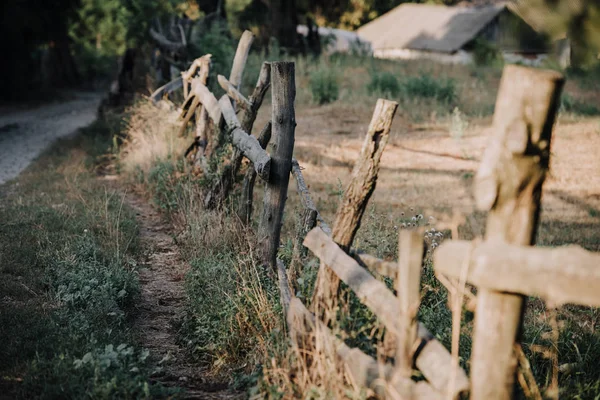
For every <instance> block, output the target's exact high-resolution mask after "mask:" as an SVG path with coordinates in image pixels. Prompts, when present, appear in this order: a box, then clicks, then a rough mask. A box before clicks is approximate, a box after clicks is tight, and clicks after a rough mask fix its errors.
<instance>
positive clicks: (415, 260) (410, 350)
mask: <svg viewBox="0 0 600 400" xmlns="http://www.w3.org/2000/svg"><path fill="white" fill-rule="evenodd" d="M423 233H424V232H423V230H422V229H416V230H402V231H400V239H399V243H398V254H399V257H400V258H399V260H398V277H397V279H396V283H395V286H396V291H397V292H398V300H399V302H400V310H399V311H400V315H399V321H398V334H397V350H396V368H395V371H394V375H393V378H392V382H393V383H394V384H395V385H398V384H399V385H400V386H401V387H403V388H404V389H405V390H407V391H410V390H411V387H412V385H410V383H411V379H410V378H411V376H412V369H413V361H414V357H413V356H414V351H415V348H414V345H415V343H416V342H417V312H418V311H419V304H420V302H421V267H422V265H423V250H424V245H423Z"/></svg>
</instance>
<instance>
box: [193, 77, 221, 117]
mask: <svg viewBox="0 0 600 400" xmlns="http://www.w3.org/2000/svg"><path fill="white" fill-rule="evenodd" d="M190 94H194V96H196V97H198V99H199V100H200V103H201V104H202V105H203V106H204V108H206V111H207V112H208V115H209V117H210V118H211V119H212V120H213V122H214V124H215V125H216V126H219V125H220V124H221V117H222V115H221V107H219V101H218V100H217V98H216V97H215V95H214V94H212V92H211V91H210V90H209V89H208V88H207V87H206V86H205V85H204V84H203V83H202V81H201V80H200V78H194V79H192V89H191V91H190Z"/></svg>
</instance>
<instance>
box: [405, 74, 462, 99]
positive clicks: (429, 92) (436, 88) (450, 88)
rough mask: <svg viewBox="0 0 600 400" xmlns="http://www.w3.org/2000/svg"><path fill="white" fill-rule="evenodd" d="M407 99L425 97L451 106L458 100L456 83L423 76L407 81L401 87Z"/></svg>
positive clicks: (426, 75) (450, 80)
mask: <svg viewBox="0 0 600 400" xmlns="http://www.w3.org/2000/svg"><path fill="white" fill-rule="evenodd" d="M401 92H402V94H403V95H404V96H405V97H423V98H431V99H435V100H437V101H439V102H441V103H445V104H451V103H454V102H455V101H456V100H457V97H458V96H457V94H456V83H455V82H454V80H453V79H436V78H433V77H432V76H431V75H428V74H422V75H420V76H417V77H410V78H407V79H405V80H404V81H403V82H402V85H401Z"/></svg>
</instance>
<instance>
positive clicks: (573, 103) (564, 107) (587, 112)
mask: <svg viewBox="0 0 600 400" xmlns="http://www.w3.org/2000/svg"><path fill="white" fill-rule="evenodd" d="M560 101H561V103H560V110H561V111H563V112H568V113H572V114H575V115H583V116H595V115H600V108H598V106H596V105H594V104H588V103H584V102H582V101H580V100H577V99H575V98H574V97H573V96H571V95H570V94H568V93H564V94H563V95H562V97H561V99H560Z"/></svg>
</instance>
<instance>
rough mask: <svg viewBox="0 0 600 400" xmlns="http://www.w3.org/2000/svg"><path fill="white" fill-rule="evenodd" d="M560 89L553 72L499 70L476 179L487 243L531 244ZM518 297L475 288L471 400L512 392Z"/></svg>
mask: <svg viewBox="0 0 600 400" xmlns="http://www.w3.org/2000/svg"><path fill="white" fill-rule="evenodd" d="M563 83H564V79H563V77H562V75H560V74H559V73H557V72H554V71H544V70H536V69H531V68H525V67H519V66H514V65H510V66H507V67H506V68H505V69H504V73H503V74H502V80H501V82H500V90H499V92H498V99H497V101H496V111H495V113H494V122H493V127H494V137H493V138H492V142H491V143H490V145H489V147H488V148H487V150H486V152H485V154H484V158H483V160H482V163H481V166H480V168H479V171H478V173H477V177H476V180H475V198H476V202H477V206H478V207H479V208H480V209H485V210H489V215H488V219H487V227H486V235H485V236H486V240H489V241H505V242H508V243H512V244H517V245H521V246H530V245H532V244H533V243H534V242H535V236H536V230H537V225H538V219H539V213H540V200H541V195H542V184H543V182H544V178H545V176H546V171H547V170H548V164H549V158H550V140H551V138H552V128H553V125H554V119H555V115H556V111H557V108H558V104H559V98H560V92H561V89H562V86H563ZM523 307H524V297H522V296H518V295H514V294H506V293H497V292H492V291H489V290H485V289H481V290H480V291H479V292H478V294H477V310H476V314H475V336H474V342H473V351H472V361H471V377H472V379H471V382H472V386H471V399H473V400H484V399H485V400H496V399H497V400H500V399H502V400H505V399H511V398H512V397H513V393H514V380H515V371H516V365H517V361H516V359H515V356H514V352H513V346H514V343H515V340H517V341H518V340H519V336H520V330H521V323H522V312H523Z"/></svg>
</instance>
